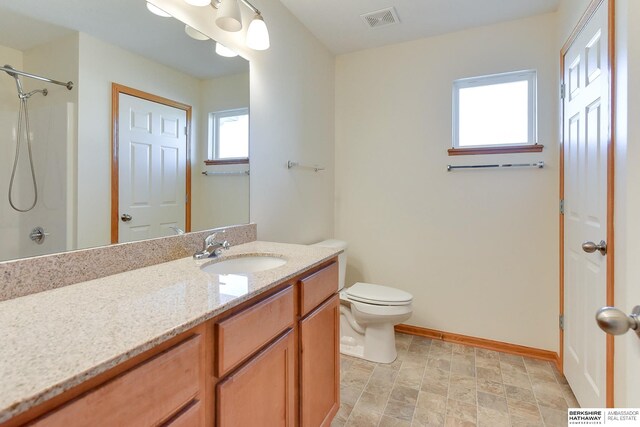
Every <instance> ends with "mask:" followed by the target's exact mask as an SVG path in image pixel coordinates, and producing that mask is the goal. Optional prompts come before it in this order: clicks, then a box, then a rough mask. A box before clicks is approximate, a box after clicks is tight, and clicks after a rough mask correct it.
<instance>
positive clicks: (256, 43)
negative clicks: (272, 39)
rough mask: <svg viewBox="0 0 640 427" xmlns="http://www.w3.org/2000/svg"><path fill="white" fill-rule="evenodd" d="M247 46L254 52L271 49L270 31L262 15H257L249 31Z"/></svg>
mask: <svg viewBox="0 0 640 427" xmlns="http://www.w3.org/2000/svg"><path fill="white" fill-rule="evenodd" d="M247 46H248V47H250V48H251V49H253V50H267V49H269V46H270V43H269V30H267V24H265V23H264V19H262V15H260V14H256V16H254V17H253V20H252V21H251V24H249V28H248V29H247Z"/></svg>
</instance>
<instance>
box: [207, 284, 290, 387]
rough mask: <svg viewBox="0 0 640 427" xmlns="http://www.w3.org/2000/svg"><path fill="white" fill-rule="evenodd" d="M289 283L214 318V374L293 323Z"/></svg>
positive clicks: (225, 369)
mask: <svg viewBox="0 0 640 427" xmlns="http://www.w3.org/2000/svg"><path fill="white" fill-rule="evenodd" d="M294 315H295V313H294V308H293V287H292V286H289V287H287V288H286V289H284V290H282V291H280V292H278V293H277V294H275V295H273V296H271V297H269V298H267V299H265V300H263V301H261V302H259V303H257V304H255V305H254V306H252V307H250V308H248V309H246V310H244V311H241V312H240V313H238V314H235V315H233V316H231V317H229V318H227V319H225V320H222V321H220V322H217V323H216V325H215V329H216V354H217V356H216V364H215V367H216V369H215V371H216V374H215V375H216V376H217V377H218V378H220V377H222V376H223V375H225V374H226V373H227V372H229V371H230V370H231V369H233V368H235V367H236V366H238V365H239V364H240V363H241V362H242V361H244V360H246V359H247V358H248V357H249V356H251V355H252V354H253V353H255V352H256V351H258V350H259V349H260V348H261V347H262V346H264V345H265V344H267V343H268V342H269V341H271V340H272V339H274V338H275V337H277V336H278V335H280V334H281V333H282V332H284V331H285V330H286V329H287V328H290V327H292V326H293V322H294Z"/></svg>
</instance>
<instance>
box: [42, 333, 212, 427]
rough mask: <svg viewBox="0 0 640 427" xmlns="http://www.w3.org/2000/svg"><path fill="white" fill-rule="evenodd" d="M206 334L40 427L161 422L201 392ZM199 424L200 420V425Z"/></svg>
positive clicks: (88, 396) (102, 388) (99, 390)
mask: <svg viewBox="0 0 640 427" xmlns="http://www.w3.org/2000/svg"><path fill="white" fill-rule="evenodd" d="M200 346H201V337H200V335H195V336H193V337H192V338H189V339H188V340H187V341H185V342H183V343H181V344H178V345H177V346H176V347H172V348H171V349H169V350H167V351H165V352H164V353H161V354H159V355H158V356H156V357H154V358H153V359H151V360H149V361H147V362H145V363H143V364H142V365H140V366H138V367H136V368H133V369H132V370H130V371H128V372H126V373H124V374H122V375H121V376H119V377H116V378H114V379H113V380H111V381H110V382H108V383H106V384H105V385H103V386H100V387H99V388H97V389H95V390H93V391H90V392H89V393H88V394H86V395H84V396H82V397H80V398H78V399H76V400H74V401H72V402H71V403H69V404H68V405H66V406H64V407H62V408H61V409H59V410H57V411H56V412H53V413H51V414H50V415H48V416H46V417H44V418H42V419H40V420H39V421H36V422H35V423H34V424H33V426H37V427H72V426H88V425H94V426H97V425H104V426H135V427H144V426H152V425H157V424H158V423H159V422H161V421H163V420H165V419H167V418H169V417H170V416H171V415H173V414H174V413H176V412H177V411H178V410H179V409H180V408H182V407H183V406H184V405H186V404H187V403H188V402H189V401H191V400H193V398H194V397H196V396H197V394H198V391H199V380H200V376H201V375H204V373H202V372H200ZM196 425H197V424H196Z"/></svg>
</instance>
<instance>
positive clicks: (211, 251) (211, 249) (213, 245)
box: [193, 231, 231, 259]
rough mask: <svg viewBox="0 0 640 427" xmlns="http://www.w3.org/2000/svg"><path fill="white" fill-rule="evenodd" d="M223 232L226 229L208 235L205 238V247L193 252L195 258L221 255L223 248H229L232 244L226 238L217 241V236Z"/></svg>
mask: <svg viewBox="0 0 640 427" xmlns="http://www.w3.org/2000/svg"><path fill="white" fill-rule="evenodd" d="M221 233H222V234H224V231H221V232H218V233H213V234H211V235H209V236H207V237H206V238H205V239H204V249H202V250H201V251H200V252H196V253H195V254H193V259H205V258H214V257H217V256H218V255H220V254H221V253H222V250H223V249H229V248H230V247H231V245H230V244H229V242H227V241H226V240H225V241H222V242H216V236H217V235H218V234H221Z"/></svg>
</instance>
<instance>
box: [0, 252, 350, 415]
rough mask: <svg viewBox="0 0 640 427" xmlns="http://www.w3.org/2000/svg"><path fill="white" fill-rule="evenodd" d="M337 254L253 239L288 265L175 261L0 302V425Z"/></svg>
mask: <svg viewBox="0 0 640 427" xmlns="http://www.w3.org/2000/svg"><path fill="white" fill-rule="evenodd" d="M339 252H340V251H339V250H335V249H329V248H322V247H316V246H303V245H292V244H284V243H270V242H259V241H258V242H251V243H245V244H243V245H238V246H235V247H232V248H231V249H229V250H228V251H225V252H224V253H223V255H222V256H220V257H219V258H218V259H223V258H229V257H234V256H238V255H245V254H246V255H251V254H265V253H268V254H274V255H275V256H283V257H284V258H286V259H287V263H286V264H285V265H283V266H281V267H277V268H274V269H271V270H266V271H262V272H257V273H252V274H248V275H246V276H241V275H228V276H218V275H210V274H207V273H204V272H203V271H201V270H200V268H199V266H200V265H202V264H206V263H207V262H211V260H210V259H209V260H207V261H204V262H203V261H194V260H193V259H192V258H182V259H179V260H176V261H171V262H166V263H163V264H158V265H154V266H151V267H145V268H141V269H138V270H133V271H128V272H125V273H120V274H116V275H113V276H108V277H103V278H100V279H95V280H91V281H88V282H83V283H78V284H75V285H70V286H66V287H63V288H59V289H54V290H50V291H46V292H41V293H37V294H33V295H28V296H24V297H20V298H16V299H13V300H8V301H3V302H0V423H1V422H4V421H6V420H8V419H10V418H11V417H13V416H15V415H17V414H19V413H22V412H24V411H26V410H28V409H30V408H32V407H34V406H36V405H38V404H40V403H42V402H44V401H46V400H49V399H51V398H52V397H54V396H56V395H58V394H60V393H62V392H64V391H66V390H68V389H70V388H72V387H74V386H76V385H78V384H80V383H82V382H84V381H86V380H88V379H89V378H92V377H94V376H96V375H99V374H101V373H103V372H105V371H107V370H108V369H110V368H112V367H114V366H116V365H118V364H120V363H122V362H124V361H125V360H127V359H130V358H131V357H134V356H136V355H138V354H140V353H142V352H144V351H146V350H149V349H151V348H153V347H154V346H156V345H158V344H160V343H161V342H163V341H166V340H167V339H169V338H171V337H174V336H176V335H178V334H180V333H182V332H184V331H187V330H189V329H191V328H193V327H194V326H196V325H198V324H200V323H202V322H204V321H206V320H208V319H210V318H212V317H214V316H217V315H219V314H221V313H222V312H224V311H225V310H228V309H229V308H231V307H234V306H236V305H238V304H240V303H242V302H244V301H246V300H248V299H250V298H252V297H254V296H256V295H259V294H260V293H262V292H264V291H266V290H268V289H272V288H274V287H276V286H278V285H279V284H281V283H283V282H285V281H287V280H288V279H290V278H292V277H294V276H296V275H298V274H299V273H301V272H302V271H304V270H306V269H308V268H310V267H314V266H316V265H318V264H320V263H322V262H324V261H326V260H328V259H330V258H332V257H334V256H336V255H337V254H338V253H339Z"/></svg>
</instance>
